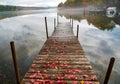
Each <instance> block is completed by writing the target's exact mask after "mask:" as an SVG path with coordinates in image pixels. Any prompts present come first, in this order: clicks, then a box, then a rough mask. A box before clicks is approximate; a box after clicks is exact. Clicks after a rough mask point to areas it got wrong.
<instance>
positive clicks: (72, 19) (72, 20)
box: [72, 19, 73, 28]
mask: <svg viewBox="0 0 120 84" xmlns="http://www.w3.org/2000/svg"><path fill="white" fill-rule="evenodd" d="M72 28H73V19H72Z"/></svg>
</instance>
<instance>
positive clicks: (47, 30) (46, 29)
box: [45, 17, 48, 39]
mask: <svg viewBox="0 0 120 84" xmlns="http://www.w3.org/2000/svg"><path fill="white" fill-rule="evenodd" d="M45 26H46V37H47V39H48V27H47V18H46V17H45Z"/></svg>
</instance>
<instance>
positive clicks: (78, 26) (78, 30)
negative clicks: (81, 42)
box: [77, 25, 79, 38]
mask: <svg viewBox="0 0 120 84" xmlns="http://www.w3.org/2000/svg"><path fill="white" fill-rule="evenodd" d="M78 34H79V25H77V38H78Z"/></svg>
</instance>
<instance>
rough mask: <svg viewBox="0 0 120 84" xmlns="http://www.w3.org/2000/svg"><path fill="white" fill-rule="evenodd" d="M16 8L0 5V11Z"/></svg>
mask: <svg viewBox="0 0 120 84" xmlns="http://www.w3.org/2000/svg"><path fill="white" fill-rule="evenodd" d="M18 9H19V8H17V7H16V6H7V5H0V11H15V10H18Z"/></svg>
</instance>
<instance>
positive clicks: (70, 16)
mask: <svg viewBox="0 0 120 84" xmlns="http://www.w3.org/2000/svg"><path fill="white" fill-rule="evenodd" d="M70 24H71V16H70Z"/></svg>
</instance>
